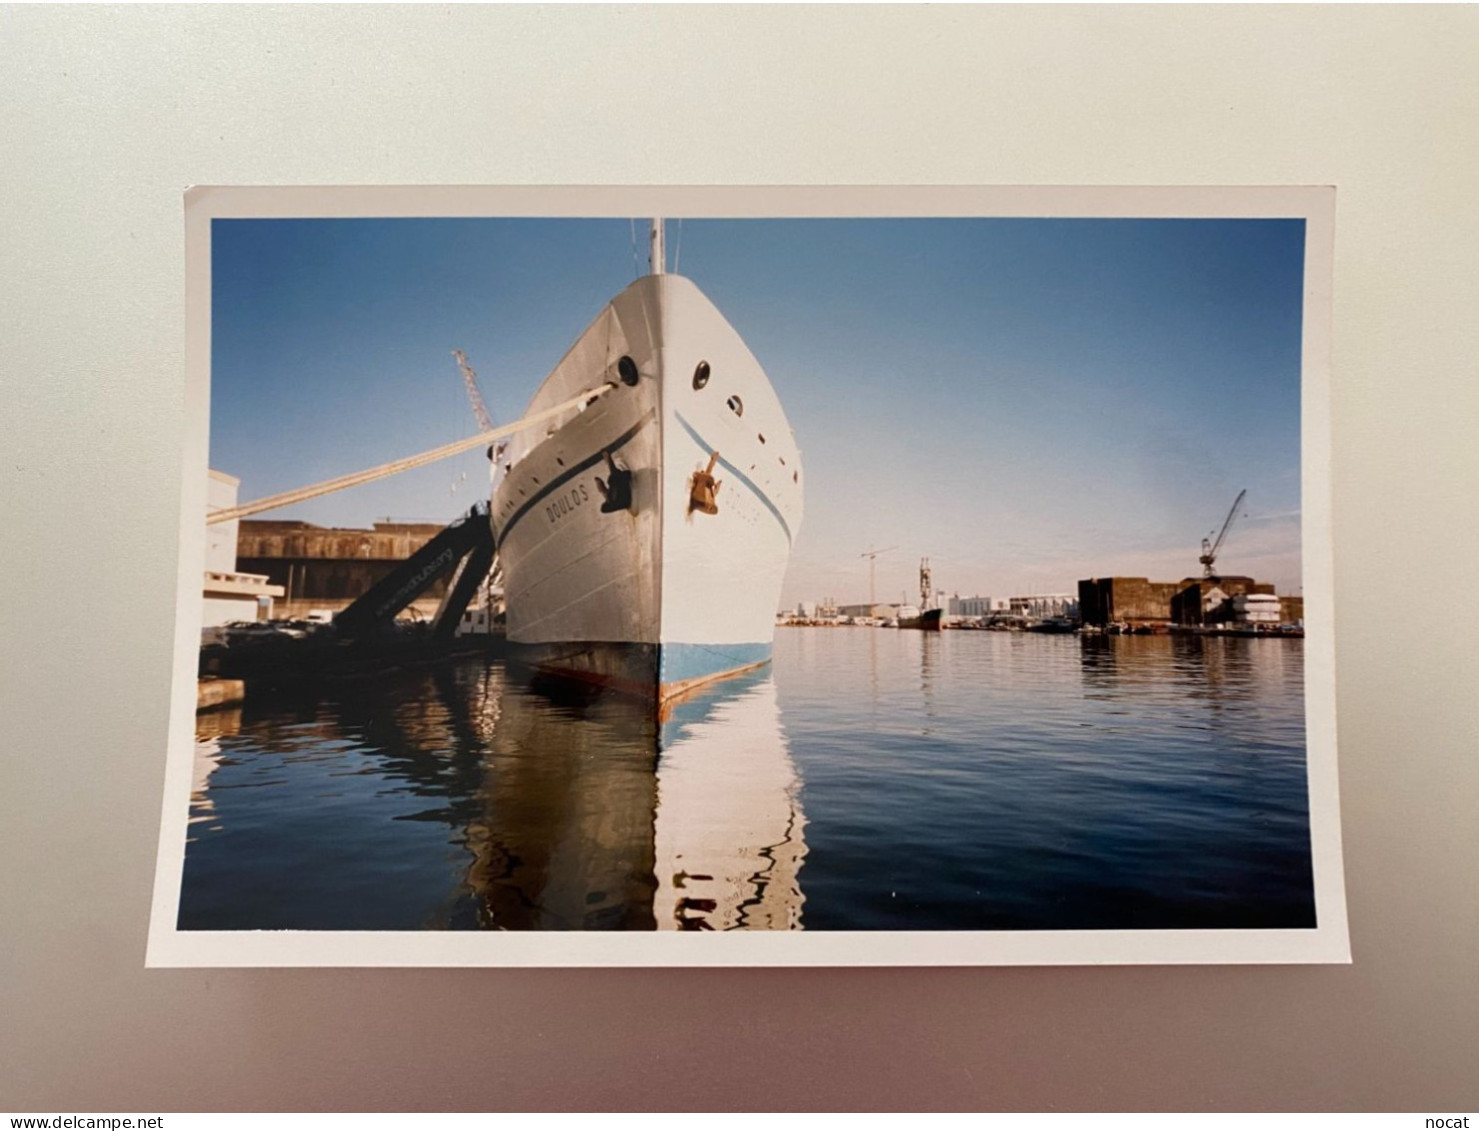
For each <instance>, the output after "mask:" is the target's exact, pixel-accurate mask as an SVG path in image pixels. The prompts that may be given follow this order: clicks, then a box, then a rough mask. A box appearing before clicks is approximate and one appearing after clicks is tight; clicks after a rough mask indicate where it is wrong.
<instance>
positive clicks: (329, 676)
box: [149, 189, 1348, 965]
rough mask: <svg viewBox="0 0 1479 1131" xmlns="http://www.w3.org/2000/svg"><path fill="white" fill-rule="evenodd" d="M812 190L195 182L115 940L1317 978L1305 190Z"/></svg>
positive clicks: (164, 957)
mask: <svg viewBox="0 0 1479 1131" xmlns="http://www.w3.org/2000/svg"><path fill="white" fill-rule="evenodd" d="M825 191H826V190H812V191H811V192H810V193H808V194H797V193H795V192H794V191H791V190H750V191H749V193H748V195H746V194H737V192H736V191H735V190H729V191H728V192H727V193H726V192H719V191H717V190H716V191H709V192H706V191H699V190H610V191H609V192H608V191H603V190H544V191H543V192H541V193H531V192H529V191H527V190H525V191H522V192H518V191H514V190H493V189H490V190H486V191H485V192H482V193H481V195H478V194H477V193H474V195H473V196H472V197H469V196H468V195H467V193H466V191H465V190H464V191H463V194H462V195H459V196H450V195H447V194H446V193H445V192H444V191H443V190H436V189H424V190H411V191H407V190H401V191H400V192H399V193H397V194H392V193H389V192H388V191H386V190H371V189H361V190H356V189H344V190H291V189H281V190H272V189H267V190H245V189H242V190H231V189H212V190H195V191H194V192H193V193H192V194H191V196H190V198H189V199H188V200H187V205H186V213H187V231H188V246H187V255H188V258H189V264H188V268H187V276H188V283H189V288H190V290H189V296H190V305H191V313H190V325H189V329H188V339H189V355H190V357H191V358H192V363H191V369H192V371H191V373H190V376H189V382H190V390H191V397H192V404H193V405H194V406H195V408H196V410H197V411H196V412H195V413H194V415H195V417H196V419H195V420H194V421H193V424H194V426H195V428H196V434H195V436H194V438H193V440H192V441H191V446H190V447H189V452H192V453H195V455H194V456H191V458H188V459H187V474H186V479H187V482H186V488H185V499H186V514H185V516H184V519H183V522H182V534H181V572H180V576H181V583H180V585H181V593H180V599H179V608H180V610H181V611H180V617H181V624H180V625H179V626H177V637H176V639H177V644H178V651H179V660H180V671H179V672H178V673H177V677H176V684H175V687H176V693H175V703H174V718H173V733H172V743H171V750H170V763H169V772H168V782H167V791H168V795H167V797H166V804H165V819H164V822H163V826H162V830H161V843H160V857H159V870H158V878H157V884H156V893H155V908H154V921H153V924H152V927H151V946H150V956H149V961H150V963H151V964H153V965H304V964H307V965H360V964H400V965H407V964H420V965H499V964H509V965H570V964H575V965H603V964H657V963H662V964H737V963H738V964H745V963H756V964H762V963H784V964H791V965H795V964H907V963H926V964H943V963H949V964H963V963H1065V962H1077V963H1087V962H1196V961H1219V962H1227V961H1262V962H1291V961H1296V962H1298V961H1303V962H1309V961H1321V962H1328V961H1347V960H1348V954H1347V949H1346V947H1347V943H1346V931H1345V922H1344V902H1343V894H1342V891H1341V888H1340V858H1339V834H1338V815H1337V813H1336V809H1335V791H1334V757H1335V752H1334V738H1333V725H1332V724H1331V722H1330V720H1331V719H1333V686H1332V685H1333V675H1332V672H1331V664H1330V656H1331V654H1332V647H1331V643H1330V629H1331V626H1330V604H1329V586H1328V575H1329V561H1328V558H1329V546H1328V534H1329V532H1328V509H1327V502H1326V496H1327V495H1328V474H1329V469H1328V455H1327V452H1326V440H1325V434H1324V433H1325V429H1326V422H1325V414H1326V407H1325V399H1326V396H1327V392H1326V389H1327V381H1328V375H1327V373H1326V366H1327V364H1328V352H1329V350H1328V315H1327V313H1326V311H1325V309H1324V308H1325V306H1326V305H1327V304H1328V292H1329V284H1330V280H1329V273H1330V270H1331V266H1330V262H1331V257H1330V251H1329V245H1330V238H1331V237H1330V217H1331V213H1332V212H1333V198H1332V196H1331V194H1330V193H1329V191H1328V190H1318V189H1311V190H1300V189H1285V190H1220V191H1214V190H1199V191H1191V190H1078V191H1077V192H1076V193H1065V192H1063V191H1062V190H1059V191H1057V192H1053V191H1051V190H1025V189H1019V190H974V191H970V192H968V191H964V190H962V191H957V192H954V193H953V194H952V193H950V192H948V191H935V192H932V191H930V190H897V191H892V192H882V191H871V190H856V191H853V192H851V193H849V192H848V191H845V190H836V193H835V197H834V198H833V199H832V200H831V201H830V202H823V203H821V204H819V194H825ZM377 193H378V195H377ZM737 202H738V203H737ZM470 204H471V206H470ZM197 457H198V458H197ZM1307 606H1308V607H1307Z"/></svg>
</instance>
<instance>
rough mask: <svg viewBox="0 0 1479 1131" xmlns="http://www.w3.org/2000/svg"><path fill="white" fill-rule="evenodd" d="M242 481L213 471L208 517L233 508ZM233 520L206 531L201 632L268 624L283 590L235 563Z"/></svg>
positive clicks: (207, 498) (208, 483) (208, 489)
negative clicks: (240, 624)
mask: <svg viewBox="0 0 1479 1131" xmlns="http://www.w3.org/2000/svg"><path fill="white" fill-rule="evenodd" d="M240 486H241V480H240V479H238V478H236V476H234V475H227V474H226V473H225V472H224V471H216V470H214V469H212V470H211V471H210V472H208V479H207V480H206V495H205V505H206V511H207V513H215V512H218V511H223V510H229V509H230V508H232V507H234V506H236V494H237V490H238V488H239V487H240ZM240 525H241V524H240V522H239V521H238V520H236V519H232V520H230V521H228V522H218V523H213V524H210V525H207V526H206V528H205V576H204V579H203V584H202V587H201V588H202V592H201V599H202V601H203V603H204V608H203V610H202V614H203V615H202V617H201V621H200V624H201V627H202V628H214V627H217V626H219V625H223V624H230V623H232V622H233V621H258V620H268V619H270V618H271V617H272V615H273V613H274V611H275V610H274V607H273V603H274V601H275V600H276V599H277V598H279V597H281V596H282V595H283V589H282V587H281V586H279V585H274V584H273V583H272V581H271V579H270V578H269V577H267V576H266V575H265V574H261V573H255V572H252V571H251V570H249V569H248V570H243V569H241V568H240V563H239V561H238V560H237V556H236V555H237V540H238V536H239V535H238V527H239V526H240Z"/></svg>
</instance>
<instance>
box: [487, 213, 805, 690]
mask: <svg viewBox="0 0 1479 1131" xmlns="http://www.w3.org/2000/svg"><path fill="white" fill-rule="evenodd" d="M651 248H652V254H651V273H650V274H648V275H646V276H643V277H641V278H639V279H637V280H636V281H634V282H633V283H632V284H631V285H629V286H628V287H627V288H626V289H625V290H623V291H622V292H621V293H620V294H618V295H617V296H616V297H615V298H613V299H612V300H611V301H610V302H609V303H607V305H606V306H605V307H604V308H603V309H602V310H601V312H600V313H599V314H597V315H596V317H595V319H594V320H593V321H592V322H591V324H590V325H589V326H588V327H587V328H586V329H585V331H584V332H583V333H582V334H580V336H579V337H578V338H577V339H576V340H575V343H574V345H572V346H571V347H570V349H569V350H568V351H567V352H566V354H565V356H564V357H563V358H562V359H561V360H560V362H559V363H558V364H557V365H556V366H555V368H554V369H553V371H552V372H551V373H550V374H549V376H548V377H547V378H545V380H544V382H543V383H542V384H541V385H540V387H539V389H538V390H537V391H536V392H535V394H534V397H533V399H532V400H531V401H530V402H529V407H528V410H527V413H526V415H527V416H532V415H534V414H536V413H540V412H543V411H548V410H549V409H551V408H553V407H555V406H558V405H560V404H562V403H564V402H574V403H573V405H572V407H570V408H568V409H567V410H565V411H563V412H561V413H558V414H557V415H555V416H554V417H552V418H551V419H550V420H548V421H547V422H545V423H544V424H542V425H541V426H540V428H539V429H537V430H535V431H533V432H532V434H531V433H530V432H525V433H523V434H521V435H520V436H519V437H518V438H517V439H516V440H515V441H514V443H513V444H512V445H511V446H510V448H509V449H508V451H507V452H506V453H505V454H506V462H504V463H503V464H502V466H501V467H499V468H498V469H496V472H495V474H496V475H497V478H496V480H495V482H496V487H495V488H494V491H493V498H492V502H491V507H490V521H491V524H492V527H493V533H494V541H495V545H496V547H497V552H498V560H499V564H500V568H501V570H502V577H503V588H504V601H505V608H506V620H507V628H506V632H507V639H508V641H509V644H510V645H511V646H512V648H513V649H514V653H515V655H516V657H518V658H519V659H521V660H523V661H524V662H525V663H527V664H529V665H530V666H532V667H533V668H535V669H537V670H538V671H539V672H540V673H542V674H544V675H548V676H556V677H559V678H564V679H572V680H578V681H582V682H587V683H594V684H598V685H600V686H603V687H609V688H612V689H615V690H618V691H622V692H626V693H631V694H636V695H643V696H648V695H650V696H653V697H655V698H656V700H657V701H658V703H659V704H666V703H668V702H670V701H673V700H675V699H677V698H679V697H682V696H684V695H686V694H688V693H690V692H692V691H694V690H696V689H697V688H699V687H702V686H704V685H706V684H708V683H711V682H713V681H715V680H718V679H723V678H725V677H727V676H732V675H737V674H739V673H742V672H746V671H751V670H754V669H757V668H760V667H762V666H764V665H765V664H767V663H768V662H769V661H770V658H771V647H772V640H773V636H774V629H775V610H776V608H777V607H778V605H779V600H780V589H781V583H782V581H783V580H784V577H785V572H786V566H787V563H788V561H789V558H790V553H791V547H792V545H793V543H794V542H795V539H796V535H797V533H798V531H799V529H800V526H801V519H802V490H803V487H804V484H805V480H804V475H803V472H802V466H801V452H800V449H799V448H798V447H797V444H796V438H795V435H794V433H793V432H792V430H791V426H790V423H789V422H788V420H787V418H786V414H785V411H784V409H783V408H782V406H781V402H780V399H779V398H778V397H777V395H776V393H775V390H774V389H773V388H772V386H771V383H770V380H769V378H768V377H767V376H766V374H765V370H764V369H763V368H762V367H761V365H760V363H759V362H758V361H757V360H756V359H755V357H754V355H753V354H752V353H751V352H750V350H749V348H748V347H747V346H746V345H745V343H744V341H743V339H742V338H741V337H740V335H739V333H738V332H737V331H736V330H735V329H734V328H733V327H732V326H731V325H730V324H729V323H728V322H727V321H726V320H725V318H724V316H723V315H722V314H721V313H720V312H719V310H718V309H717V308H716V307H715V305H714V304H713V303H712V302H711V301H710V300H709V299H708V297H707V296H705V295H704V294H703V292H702V291H700V290H699V288H698V286H697V285H696V284H695V283H694V282H693V281H692V280H690V279H688V278H685V277H683V276H681V275H678V274H672V273H668V272H667V271H666V269H665V254H664V250H663V226H662V222H661V220H654V221H653V222H652V226H651ZM587 391H589V393H590V396H589V397H588V398H583V397H582V394H584V393H586V392H587Z"/></svg>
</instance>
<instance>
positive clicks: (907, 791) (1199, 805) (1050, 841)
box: [179, 628, 1314, 931]
mask: <svg viewBox="0 0 1479 1131" xmlns="http://www.w3.org/2000/svg"><path fill="white" fill-rule="evenodd" d="M1303 685H1304V673H1303V644H1302V642H1301V641H1299V640H1294V639H1278V638H1271V639H1256V638H1252V639H1250V638H1236V637H1231V638H1203V637H1193V636H1118V637H1089V636H1083V637H1080V636H1074V635H1039V634H1031V633H998V632H980V631H952V632H945V633H939V634H934V633H921V632H910V631H901V630H889V629H867V628H780V629H777V630H776V639H775V656H774V662H773V664H772V665H771V666H770V667H768V668H766V669H763V670H762V671H760V672H758V673H755V674H751V675H748V676H744V677H740V678H737V679H734V680H729V681H726V682H724V683H721V684H719V685H716V686H715V687H713V688H712V689H710V690H709V691H708V692H707V693H705V694H702V695H700V696H699V697H697V698H694V699H691V700H688V701H685V702H684V703H682V704H680V705H679V706H678V707H677V708H676V709H674V710H673V711H672V713H671V715H670V717H668V718H666V719H664V720H662V721H661V722H659V721H658V720H655V719H654V718H653V717H652V712H651V709H650V707H646V706H643V705H641V704H638V703H635V702H632V701H629V700H625V699H622V698H620V697H616V696H572V695H571V694H570V693H569V692H568V691H564V690H561V689H558V688H549V687H538V686H533V687H531V686H530V685H529V683H528V681H527V680H526V679H525V678H524V677H523V676H522V675H520V674H518V673H517V672H516V671H514V670H511V669H509V668H508V667H506V666H505V664H504V663H503V662H502V661H500V660H490V659H486V658H483V657H474V658H462V659H459V660H455V661H447V662H444V663H441V664H438V665H435V666H430V667H420V668H416V669H410V670H404V671H395V672H388V673H384V674H381V675H374V676H362V677H358V678H356V679H355V680H353V681H346V682H341V683H335V684H323V685H320V686H318V687H317V688H315V689H312V690H309V689H302V690H299V691H295V692H294V693H292V694H290V695H289V694H275V695H273V696H256V697H253V698H250V699H249V700H248V701H247V703H246V705H245V706H244V707H242V708H240V709H228V710H223V711H217V712H213V713H210V714H205V715H202V716H200V717H199V719H198V721H197V722H198V727H197V729H198V736H197V748H196V773H195V785H194V792H193V796H192V802H191V819H190V825H189V834H188V843H187V846H186V855H185V865H184V875H183V886H182V892H181V899H180V914H179V925H180V927H181V928H182V929H186V930H192V929H201V930H262V929H266V930H273V929H301V930H357V931H358V930H420V929H428V930H480V929H484V930H535V929H538V930H581V929H585V930H611V929H616V930H669V929H688V930H730V929H766V930H771V929H805V930H1073V929H1124V928H1160V929H1164V928H1255V927H1310V926H1313V925H1314V897H1313V881H1312V877H1311V867H1310V849H1309V820H1308V799H1307V798H1308V795H1307V788H1306V774H1305V730H1304V699H1303Z"/></svg>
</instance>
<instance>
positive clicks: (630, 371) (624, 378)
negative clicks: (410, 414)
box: [616, 354, 637, 385]
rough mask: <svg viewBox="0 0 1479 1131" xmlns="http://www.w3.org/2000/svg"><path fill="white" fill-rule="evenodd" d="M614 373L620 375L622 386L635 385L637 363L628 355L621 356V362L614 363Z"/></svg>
mask: <svg viewBox="0 0 1479 1131" xmlns="http://www.w3.org/2000/svg"><path fill="white" fill-rule="evenodd" d="M616 372H617V373H618V374H619V375H620V377H621V383H622V384H623V385H635V384H636V383H637V363H636V362H635V361H633V360H632V359H631V358H630V357H629V356H628V355H626V354H622V357H621V360H620V361H618V362H617V363H616Z"/></svg>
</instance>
